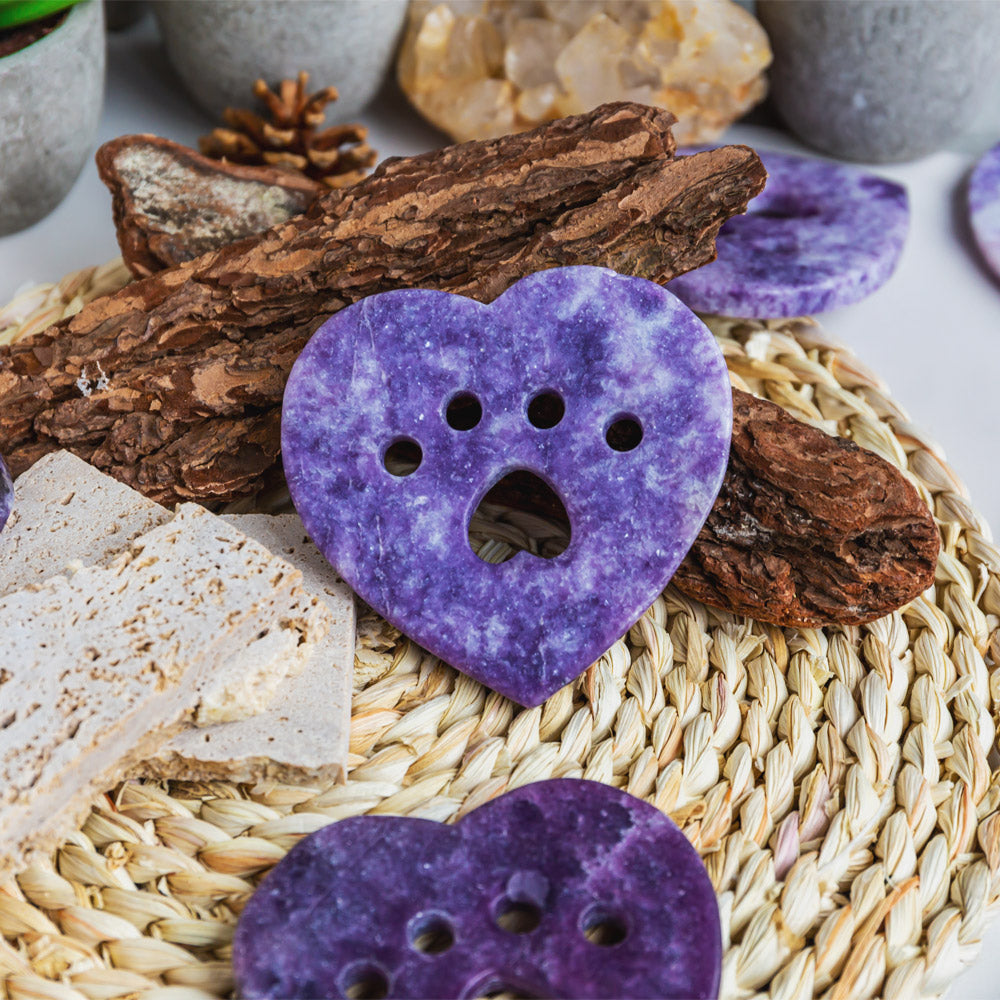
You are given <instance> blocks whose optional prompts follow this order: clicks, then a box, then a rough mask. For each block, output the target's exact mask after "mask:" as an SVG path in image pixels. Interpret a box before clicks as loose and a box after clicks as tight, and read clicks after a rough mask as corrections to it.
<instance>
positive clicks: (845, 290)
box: [670, 150, 910, 317]
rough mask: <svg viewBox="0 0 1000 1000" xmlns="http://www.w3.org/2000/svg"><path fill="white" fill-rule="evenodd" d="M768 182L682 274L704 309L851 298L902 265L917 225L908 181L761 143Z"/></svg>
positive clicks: (747, 312) (726, 311) (794, 310)
mask: <svg viewBox="0 0 1000 1000" xmlns="http://www.w3.org/2000/svg"><path fill="white" fill-rule="evenodd" d="M758 153H759V155H760V158H761V161H762V162H763V164H764V166H765V168H766V169H767V186H766V187H765V188H764V190H763V191H762V192H761V193H760V194H759V195H757V197H756V198H754V199H753V201H751V202H750V205H749V207H748V209H747V213H746V215H735V216H733V217H732V218H731V219H727V220H726V222H725V223H723V226H722V229H721V230H720V231H719V236H718V239H717V240H716V248H717V250H718V257H717V258H716V259H715V260H714V261H713V262H712V263H711V264H706V265H705V266H704V267H699V268H697V269H696V270H694V271H689V272H688V273H687V274H682V275H680V277H677V278H674V279H673V281H671V282H670V290H671V291H672V292H673V293H674V294H675V295H677V296H678V298H680V299H682V300H683V301H684V302H686V303H687V304H688V305H689V306H690V307H691V308H692V309H697V310H698V311H699V312H713V313H720V314H722V315H724V316H760V317H777V316H802V315H807V314H809V313H815V312H823V311H824V310H826V309H833V308H834V307H835V306H844V305H848V304H849V303H851V302H857V301H858V300H860V299H863V298H865V296H867V295H870V294H871V293H872V292H874V291H875V290H876V289H877V288H879V287H881V286H882V285H883V284H884V283H885V282H886V281H887V280H888V278H889V276H890V275H891V274H892V272H893V271H894V270H895V269H896V265H897V264H898V263H899V257H900V254H901V253H902V251H903V243H904V241H905V240H906V233H907V229H908V228H909V218H910V214H909V208H908V206H907V198H906V189H905V188H903V187H900V185H899V184H895V183H893V182H892V181H888V180H885V179H883V178H881V177H876V176H874V175H873V174H868V173H865V172H864V171H861V170H856V169H853V168H851V167H844V166H840V165H838V164H835V163H824V162H822V161H820V160H811V159H806V158H805V157H803V156H793V155H790V154H786V153H774V152H771V151H769V150H758Z"/></svg>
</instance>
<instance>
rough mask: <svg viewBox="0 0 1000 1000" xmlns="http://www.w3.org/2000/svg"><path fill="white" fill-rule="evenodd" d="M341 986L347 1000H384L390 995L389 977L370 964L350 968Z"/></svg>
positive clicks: (343, 977)
mask: <svg viewBox="0 0 1000 1000" xmlns="http://www.w3.org/2000/svg"><path fill="white" fill-rule="evenodd" d="M340 986H341V991H342V992H343V994H344V996H345V997H347V1000H384V998H385V997H387V996H388V995H389V977H388V976H387V975H386V974H385V973H384V972H383V971H382V970H381V969H380V968H379V967H378V966H377V965H372V964H370V963H369V962H359V963H357V964H355V965H351V966H348V968H347V969H346V970H345V971H344V974H343V976H342V977H341V983H340Z"/></svg>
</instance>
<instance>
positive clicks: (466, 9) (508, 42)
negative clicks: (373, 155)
mask: <svg viewBox="0 0 1000 1000" xmlns="http://www.w3.org/2000/svg"><path fill="white" fill-rule="evenodd" d="M770 61H771V49H770V46H769V45H768V40H767V35H766V34H765V33H764V30H763V28H761V26H760V24H758V22H757V21H756V19H755V18H754V17H753V16H752V15H751V14H750V13H748V12H747V11H746V10H744V9H743V8H742V7H740V6H739V5H738V4H736V3H733V2H732V0H513V2H509V0H446V2H435V0H413V2H412V3H411V4H410V14H409V23H408V26H407V31H406V37H405V39H404V41H403V46H402V49H401V51H400V57H399V67H398V69H399V80H400V83H401V85H402V87H403V89H404V91H405V92H406V94H407V95H408V97H409V98H410V100H411V101H412V102H413V104H414V105H415V106H416V107H417V109H418V110H419V111H420V112H421V114H423V115H424V116H425V117H426V118H427V119H428V120H429V121H431V122H433V124H435V125H437V126H438V128H441V129H443V130H444V131H445V132H447V133H448V134H449V135H451V136H452V137H453V138H454V139H457V140H459V141H463V140H466V139H485V138H491V137H493V136H499V135H504V134H505V133H508V132H516V131H519V130H523V129H528V128H532V127H534V126H535V125H537V124H539V123H540V122H544V121H547V120H550V119H552V118H558V117H561V116H562V115H571V114H578V113H581V112H584V111H589V110H590V109H591V108H593V107H596V106H597V105H598V104H601V103H603V102H605V101H616V100H627V101H639V102H641V103H643V104H653V105H659V106H660V107H665V108H668V109H669V110H670V111H672V112H673V113H674V114H675V115H676V116H677V118H678V120H679V122H678V125H677V127H676V128H675V134H676V137H677V141H678V143H680V144H685V143H697V142H705V141H709V140H712V139H714V138H716V137H717V136H718V135H719V133H720V132H721V131H722V130H723V129H724V128H725V127H726V126H727V125H728V124H730V122H732V121H733V120H735V119H736V118H738V117H739V116H740V115H742V114H743V113H744V112H746V111H747V110H748V109H749V108H751V107H753V105H754V104H756V103H757V102H758V101H759V100H760V99H761V98H762V97H763V96H764V93H765V91H766V81H765V78H764V70H765V69H766V68H767V66H768V64H769V63H770Z"/></svg>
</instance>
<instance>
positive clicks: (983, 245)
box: [969, 143, 1000, 278]
mask: <svg viewBox="0 0 1000 1000" xmlns="http://www.w3.org/2000/svg"><path fill="white" fill-rule="evenodd" d="M969 224H970V225H971V226H972V234H973V236H974V237H975V239H976V243H977V244H978V246H979V249H980V251H982V255H983V258H984V259H985V261H986V263H987V265H989V268H990V270H991V271H992V272H993V273H994V274H995V275H996V276H997V277H998V278H1000V143H998V144H997V145H996V146H994V147H993V148H992V149H990V150H988V151H987V152H986V153H985V154H984V155H983V157H982V159H981V160H980V161H979V162H978V163H977V164H976V167H975V169H974V170H973V171H972V176H971V177H970V178H969Z"/></svg>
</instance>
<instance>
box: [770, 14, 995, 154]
mask: <svg viewBox="0 0 1000 1000" xmlns="http://www.w3.org/2000/svg"><path fill="white" fill-rule="evenodd" d="M757 16H758V17H759V18H760V20H761V23H762V24H763V25H764V27H765V28H766V29H767V33H768V36H769V37H770V39H771V45H772V46H773V48H774V65H773V66H772V67H771V96H772V100H773V102H774V104H775V106H776V107H777V109H778V111H779V112H780V114H781V115H782V117H783V118H784V119H785V121H786V123H787V124H788V126H789V127H790V128H791V130H792V131H793V132H795V133H796V134H797V135H798V136H799V137H800V138H802V139H803V140H805V141H806V142H807V143H809V144H810V145H811V146H815V147H816V149H819V150H822V151H823V152H824V153H829V154H831V155H832V156H836V157H839V158H842V159H850V160H860V161H864V162H868V163H891V162H895V161H901V160H911V159H915V158H917V157H919V156H924V155H926V154H927V153H930V152H933V151H934V150H935V149H940V148H941V147H942V146H944V145H946V144H947V143H948V142H949V140H951V139H953V138H955V137H958V136H961V135H962V134H963V133H964V132H965V131H966V130H967V129H969V128H970V127H971V126H973V125H975V123H976V121H977V118H978V117H979V115H980V112H981V109H982V107H983V105H984V104H986V103H987V102H990V101H994V102H995V95H996V94H997V92H998V91H1000V60H998V59H997V55H996V54H997V51H998V50H1000V4H998V3H995V2H994V0H962V2H961V3H956V2H954V0H921V2H919V3H916V2H913V0H902V2H899V0H758V3H757Z"/></svg>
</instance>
